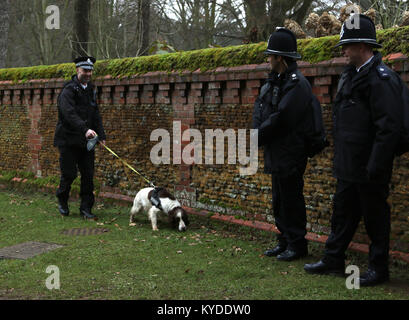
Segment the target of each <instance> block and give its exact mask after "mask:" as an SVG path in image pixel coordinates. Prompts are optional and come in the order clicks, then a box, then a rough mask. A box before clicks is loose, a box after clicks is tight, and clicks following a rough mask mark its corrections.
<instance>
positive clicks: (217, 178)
mask: <svg viewBox="0 0 409 320" xmlns="http://www.w3.org/2000/svg"><path fill="white" fill-rule="evenodd" d="M389 60H390V61H391V62H393V63H392V64H391V65H392V67H393V68H394V69H395V70H396V71H397V72H398V73H400V74H401V76H402V78H403V79H404V80H405V81H407V82H409V60H408V59H407V58H406V57H404V56H402V55H400V54H396V55H392V56H390V57H389ZM344 66H345V61H344V59H342V58H335V59H332V60H330V61H324V62H320V63H317V64H309V63H306V62H299V67H300V70H301V72H302V73H303V74H304V75H305V76H306V77H307V79H308V80H309V81H310V82H311V84H312V86H313V91H314V93H315V94H316V95H317V96H318V98H319V99H320V101H321V104H322V107H323V116H324V120H325V125H326V129H327V132H328V135H329V140H330V142H331V146H330V147H329V148H327V149H326V150H325V152H324V153H323V154H321V155H320V156H317V157H315V158H314V159H311V160H310V161H309V164H308V168H307V172H306V175H305V198H306V201H307V208H308V229H309V231H313V232H318V233H321V232H322V233H325V234H328V232H329V228H330V217H331V212H332V197H333V194H334V191H335V179H334V178H333V177H332V152H333V149H332V135H331V129H332V120H331V103H332V101H333V98H334V95H335V91H336V87H337V83H338V79H339V75H340V73H341V72H342V70H343V68H344ZM267 74H268V66H267V65H266V64H260V65H245V66H240V67H232V68H217V69H216V70H212V71H207V72H200V71H199V70H198V71H195V72H188V71H185V72H181V73H176V72H175V73H165V72H151V73H147V74H144V75H141V76H134V77H131V78H122V79H113V78H110V77H109V76H107V77H104V78H101V79H96V80H95V84H96V85H97V87H98V102H99V106H100V110H101V113H102V116H103V121H104V126H105V130H106V133H107V145H108V146H109V147H110V148H111V149H113V150H114V151H115V152H117V153H118V154H119V155H120V156H121V157H123V158H124V159H125V160H127V161H128V162H129V163H130V164H131V165H132V166H134V167H135V168H137V170H138V171H140V172H141V173H143V174H144V175H146V176H147V177H148V178H150V179H151V180H153V182H154V183H155V184H156V185H160V186H164V187H167V188H169V189H173V190H174V191H175V194H176V195H177V197H178V198H179V199H180V200H181V201H182V202H183V204H185V205H187V206H190V207H192V208H202V209H207V210H210V211H215V212H219V213H222V214H229V215H234V216H240V217H245V218H250V219H257V220H261V221H268V222H273V216H272V212H271V210H272V206H271V178H270V176H269V175H266V174H263V173H262V172H263V151H262V150H260V151H259V156H258V158H259V168H258V173H257V174H255V175H249V176H243V175H240V174H239V170H238V169H239V166H238V165H233V164H227V146H226V150H225V162H224V164H213V165H208V164H192V165H189V164H185V163H183V161H181V160H182V159H181V158H180V155H177V154H175V152H174V151H175V150H182V151H183V150H184V148H185V147H186V146H188V145H189V144H190V142H191V140H187V141H185V140H182V139H181V138H179V140H178V139H175V140H176V141H173V138H174V134H173V131H174V129H175V128H174V126H175V122H174V121H177V122H176V124H177V125H179V124H180V133H183V132H185V130H186V129H189V128H191V129H197V130H199V132H200V133H201V136H202V137H203V141H204V137H205V130H206V129H217V128H219V129H222V130H226V129H229V128H232V129H235V132H237V129H250V128H251V117H252V110H253V103H254V101H255V99H256V97H257V95H258V93H259V89H260V86H261V85H262V84H263V82H264V80H265V78H266V77H267ZM63 83H64V81H63V80H62V79H52V80H32V81H28V82H26V83H22V84H13V83H12V82H7V81H3V82H0V146H1V150H0V151H1V159H0V160H1V161H0V170H12V169H13V170H16V169H18V170H23V171H32V172H35V173H36V174H37V175H42V176H49V175H58V174H59V167H58V152H57V150H56V149H55V148H54V147H53V146H52V142H53V135H54V129H55V124H56V119H57V110H56V100H57V96H58V94H59V92H60V91H61V88H62V86H63ZM158 128H161V129H165V130H167V131H168V132H169V133H170V138H171V145H170V148H171V160H172V162H171V163H170V164H161V165H154V164H153V163H152V162H151V158H150V152H151V149H152V148H153V147H154V146H155V145H157V144H158V141H150V135H151V133H152V131H153V130H155V129H158ZM176 129H177V126H176ZM226 141H227V140H226ZM239 143H240V142H239ZM226 144H227V143H226ZM247 144H248V140H247ZM247 149H248V148H247ZM202 151H203V154H204V152H205V150H204V149H202ZM213 151H215V150H213ZM408 164H409V157H408V156H404V157H401V158H397V159H396V160H395V168H394V174H393V178H392V182H391V196H390V198H389V200H390V203H391V207H392V232H391V241H392V242H391V249H393V250H401V251H405V252H409V183H408V181H409V167H408ZM96 179H97V180H98V181H99V182H100V183H101V186H102V190H104V191H106V192H114V193H117V194H124V195H128V196H133V195H134V194H135V193H136V191H137V190H138V189H140V188H142V187H144V186H146V183H145V182H144V181H143V180H142V179H141V178H140V177H138V176H137V175H135V174H134V173H132V172H131V171H130V170H129V169H125V168H124V167H123V165H122V164H121V163H120V162H119V161H116V160H115V158H114V157H113V156H112V155H110V154H109V153H108V152H107V151H106V150H103V149H97V160H96ZM354 240H355V241H357V242H367V236H366V234H365V229H364V227H363V224H361V225H360V227H359V232H358V233H357V235H356V236H355V239H354Z"/></svg>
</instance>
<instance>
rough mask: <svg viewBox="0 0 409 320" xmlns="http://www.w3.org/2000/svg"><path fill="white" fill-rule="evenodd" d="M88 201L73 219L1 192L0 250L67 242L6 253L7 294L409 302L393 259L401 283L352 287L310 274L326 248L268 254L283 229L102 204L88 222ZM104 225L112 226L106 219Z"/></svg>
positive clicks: (45, 200)
mask: <svg viewBox="0 0 409 320" xmlns="http://www.w3.org/2000/svg"><path fill="white" fill-rule="evenodd" d="M78 205H79V203H78V201H73V202H70V209H71V215H70V216H69V217H65V218H63V217H61V216H60V215H59V214H58V213H57V204H56V200H55V198H54V196H52V195H49V194H29V193H27V194H22V193H19V192H17V191H11V190H2V191H1V192H0V248H3V247H6V246H11V245H15V244H19V243H23V242H27V241H39V242H47V243H57V244H61V245H64V247H62V248H59V249H56V250H54V251H50V252H47V253H44V254H41V255H38V256H36V257H33V258H30V259H27V260H12V259H0V299H149V300H153V299H160V300H161V299H170V300H174V299H177V300H179V299H182V300H213V299H220V300H224V299H226V300H228V299H250V300H253V299H256V300H259V299H261V300H271V299H274V300H275V299H351V300H356V299H382V300H383V299H405V300H407V299H409V272H408V270H409V266H408V265H407V264H405V263H403V262H399V261H396V262H391V265H390V270H391V281H390V282H389V283H388V284H385V285H381V286H378V287H373V288H361V289H359V290H349V289H347V288H346V286H345V279H343V278H339V277H332V276H316V275H308V274H306V273H305V272H304V270H303V265H304V264H305V263H308V262H313V261H318V260H319V259H320V257H321V253H322V250H323V245H321V244H316V243H310V245H309V246H310V255H309V256H308V257H307V258H305V259H303V260H301V261H296V262H278V261H276V260H275V259H273V258H267V257H264V256H263V255H262V253H263V251H264V250H265V249H266V248H267V247H269V246H270V244H271V240H272V239H273V235H272V234H270V233H266V232H262V231H258V230H253V229H250V228H245V227H238V226H233V225H229V224H225V223H221V222H215V221H210V220H208V219H205V218H201V217H191V225H190V229H189V230H188V231H187V232H184V233H180V232H177V231H176V230H173V229H170V227H169V226H168V224H167V219H163V221H159V225H158V226H159V232H153V231H152V230H151V225H150V222H149V221H148V219H147V216H144V215H143V216H139V217H138V221H137V223H136V226H129V209H130V206H129V208H127V207H120V206H114V205H109V204H101V203H97V204H96V206H95V207H94V213H96V214H97V216H98V217H99V221H97V222H95V221H85V220H83V219H81V218H80V216H79V213H78ZM102 223H103V225H102ZM81 227H104V228H108V229H109V230H110V231H109V232H106V233H103V234H101V235H89V236H70V235H64V234H62V231H63V230H66V229H70V228H81ZM348 260H349V261H347V263H348V264H356V265H358V266H359V267H360V268H361V271H362V272H364V271H365V270H366V260H367V257H366V255H363V254H358V253H351V252H350V253H348ZM50 265H55V266H57V267H58V268H59V270H60V289H59V290H49V289H47V288H46V285H45V281H46V279H47V277H49V276H50V274H48V273H46V269H47V267H48V266H50Z"/></svg>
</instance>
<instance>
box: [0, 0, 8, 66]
mask: <svg viewBox="0 0 409 320" xmlns="http://www.w3.org/2000/svg"><path fill="white" fill-rule="evenodd" d="M9 5H10V0H2V1H1V3H0V68H4V67H5V66H6V57H7V46H8V34H9Z"/></svg>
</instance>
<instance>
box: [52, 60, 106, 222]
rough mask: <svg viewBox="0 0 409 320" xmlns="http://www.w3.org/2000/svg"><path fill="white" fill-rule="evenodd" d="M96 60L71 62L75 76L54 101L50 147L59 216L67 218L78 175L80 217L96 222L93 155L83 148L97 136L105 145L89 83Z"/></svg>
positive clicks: (93, 94) (99, 118)
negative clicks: (56, 167) (54, 151)
mask: <svg viewBox="0 0 409 320" xmlns="http://www.w3.org/2000/svg"><path fill="white" fill-rule="evenodd" d="M95 61H96V59H95V58H93V57H80V58H77V59H75V60H74V63H75V64H76V70H77V74H76V75H74V76H73V77H72V80H71V81H69V82H68V83H67V84H66V85H65V86H64V88H63V89H62V91H61V93H60V95H59V97H58V101H57V103H58V122H57V127H56V130H55V135H54V146H55V147H58V150H59V153H60V169H61V177H60V186H59V188H58V190H57V193H56V196H57V199H58V210H59V212H60V214H61V215H63V216H68V215H69V208H68V198H69V193H70V190H71V184H72V182H73V181H74V179H75V178H76V177H77V169H78V170H79V171H80V174H81V187H80V197H81V205H80V214H81V216H82V217H83V218H85V219H96V216H95V215H93V214H92V212H91V209H92V206H93V205H94V193H93V192H94V182H93V178H94V159H95V151H94V150H91V151H88V150H87V148H86V145H87V139H91V138H94V137H95V136H96V135H98V137H99V140H100V141H101V143H103V144H105V139H106V136H105V131H104V127H103V125H102V119H101V115H100V113H99V110H98V105H97V103H96V88H95V86H94V85H93V84H92V82H91V76H92V70H93V69H94V63H95Z"/></svg>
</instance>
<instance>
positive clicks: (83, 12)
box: [72, 0, 91, 59]
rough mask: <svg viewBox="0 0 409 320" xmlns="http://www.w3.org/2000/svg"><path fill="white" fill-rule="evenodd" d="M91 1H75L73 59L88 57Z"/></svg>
mask: <svg viewBox="0 0 409 320" xmlns="http://www.w3.org/2000/svg"><path fill="white" fill-rule="evenodd" d="M90 11H91V1H90V0H75V4H74V36H73V41H74V43H73V47H72V49H73V50H72V58H73V59H75V58H76V57H78V56H86V55H88V34H89V15H90Z"/></svg>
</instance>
